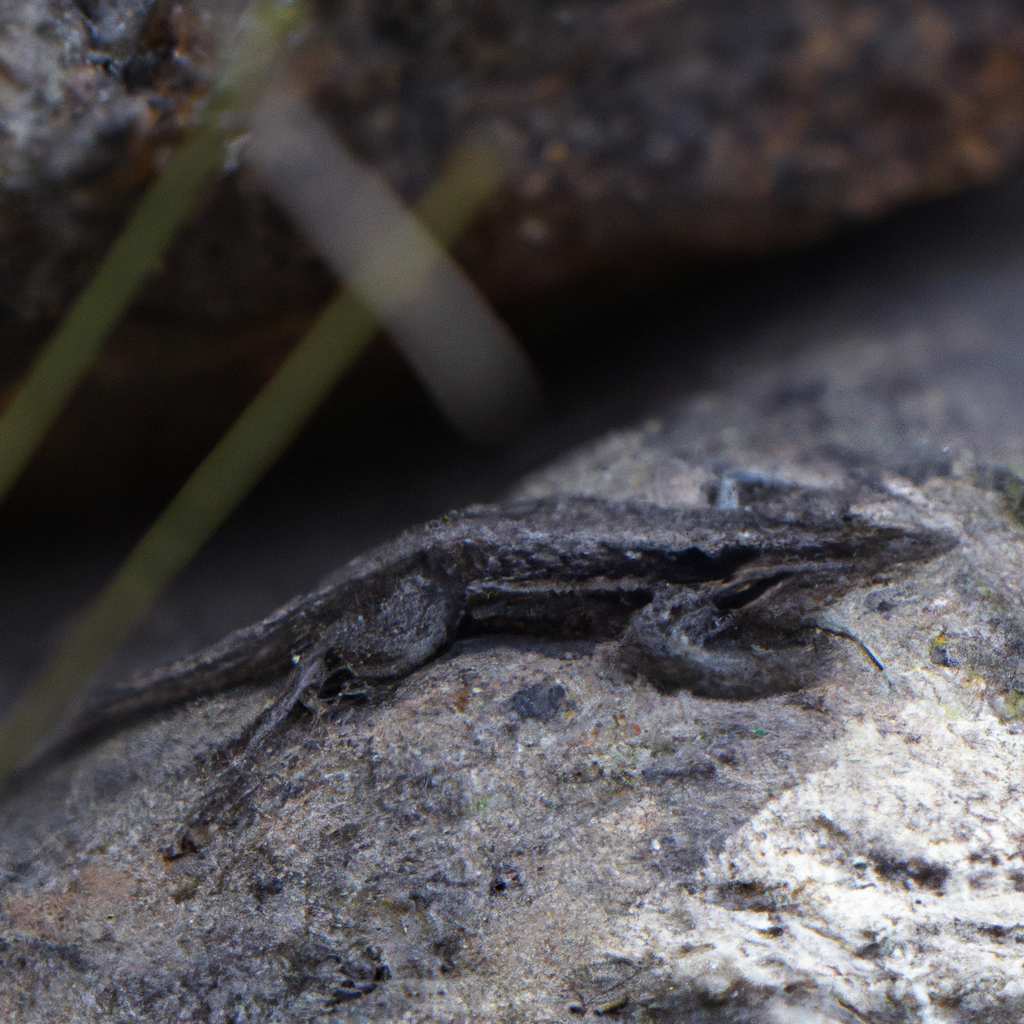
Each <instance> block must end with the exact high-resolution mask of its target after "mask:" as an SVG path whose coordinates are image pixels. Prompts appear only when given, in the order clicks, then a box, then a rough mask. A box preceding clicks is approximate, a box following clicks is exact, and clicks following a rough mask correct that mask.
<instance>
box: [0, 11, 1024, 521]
mask: <svg viewBox="0 0 1024 1024" xmlns="http://www.w3.org/2000/svg"><path fill="white" fill-rule="evenodd" d="M237 9H238V8H237V5H234V4H218V5H210V4H206V3H204V2H203V0H189V2H184V3H167V2H164V0H156V2H150V3H132V2H122V0H79V2H78V3H77V4H75V3H71V2H70V0H64V2H62V0H46V2H33V3H29V2H26V0H0V26H2V27H0V168H2V179H0V302H2V314H0V316H2V321H0V329H2V333H3V338H4V344H3V346H2V347H0V386H2V387H4V388H5V389H6V391H7V393H10V389H11V388H12V387H13V386H14V385H15V384H16V382H17V380H18V378H19V375H20V374H21V372H22V371H23V370H24V368H25V366H26V365H27V363H28V360H29V359H30V356H31V353H32V351H33V350H34V348H35V347H36V346H37V345H38V343H39V342H40V341H41V339H42V338H43V337H45V335H46V334H47V332H48V331H49V330H51V329H52V327H53V325H54V324H55V323H56V322H57V320H58V319H59V316H60V314H61V311H62V310H63V309H65V308H66V306H67V304H68V302H69V301H70V299H71V298H72V297H73V296H74V294H75V292H76V290H77V289H78V288H79V287H80V286H81V285H82V284H83V283H84V281H85V280H87V278H88V275H89V273H90V271H91V269H92V268H93V267H94V266H95V265H96V263H97V261H98V259H99V258H100V256H101V255H102V253H103V251H104V249H105V247H106V246H107V245H108V244H109V242H110V240H111V239H112V238H113V237H114V235H115V234H116V232H117V230H118V228H119V226H120V225H121V224H122V223H123V221H124V218H125V217H126V215H127V213H128V211H129V210H130V209H131V206H132V204H133V202H134V201H135V199H136V198H137V196H138V195H139V193H140V190H141V189H142V187H143V186H144V185H145V183H146V182H147V181H148V180H150V179H151V177H152V175H153V174H154V173H156V171H157V170H158V169H159V167H160V166H161V165H162V163H163V162H164V161H165V160H166V159H167V156H168V154H169V152H170V151H171V147H172V146H173V145H174V142H175V140H176V139H177V138H178V137H179V136H180V133H181V131H182V128H183V126H184V125H186V124H187V122H188V120H189V117H190V115H191V113H192V112H193V111H194V109H195V105H196V103H197V101H198V100H200V99H201V97H202V96H203V95H204V92H205V90H206V88H207V85H208V81H209V77H210V74H211V68H212V66H213V60H214V58H215V55H216V53H217V50H218V46H219V45H220V42H221V40H222V39H223V38H224V37H225V35H226V32H227V29H228V26H230V25H231V23H232V20H233V18H234V16H235V15H236V13H237ZM316 17H317V19H318V20H317V27H316V30H315V31H314V32H312V33H311V34H310V41H309V42H307V44H305V45H306V49H305V52H304V53H303V54H302V57H301V65H302V67H303V68H304V69H305V73H306V75H307V83H306V85H307V88H308V90H309V93H310V95H311V96H312V97H313V98H314V99H315V102H316V105H317V107H318V108H319V110H320V111H321V112H322V113H323V114H325V115H326V116H327V117H329V119H330V120H331V122H332V124H333V126H334V127H335V128H336V130H337V131H338V132H339V135H340V136H341V137H342V138H343V139H344V140H345V141H346V142H347V143H348V144H349V146H350V147H351V148H352V150H353V151H354V152H356V153H357V154H358V155H360V156H362V157H363V158H365V159H367V160H368V161H370V162H371V163H372V164H373V165H374V166H376V167H377V168H378V169H379V170H380V171H381V172H383V174H384V175H385V176H386V177H387V178H388V179H389V180H390V181H391V182H392V183H393V184H394V185H395V187H396V188H397V189H398V191H399V192H400V193H401V194H402V195H403V196H404V197H405V198H406V199H408V200H411V199H413V198H415V196H416V195H418V194H419V193H420V192H421V191H422V189H423V188H424V187H425V186H426V184H427V183H428V182H429V181H430V180H431V179H432V177H433V176H434V175H435V174H436V172H437V170H438V169H439V167H440V166H441V164H442V163H443V161H444V159H445V158H446V156H447V155H448V154H449V153H450V152H451V150H452V149H453V147H455V146H457V145H458V144H460V143H462V142H465V141H466V140H467V139H470V138H474V137H477V136H479V134H481V133H483V134H486V135H488V136H490V137H495V136H496V137H498V138H500V139H501V140H502V142H503V143H504V145H505V148H506V149H507V151H508V152H509V153H510V154H512V162H511V168H510V173H509V175H508V177H507V179H506V183H505V187H504V189H503V191H502V193H501V194H500V195H499V196H497V197H496V199H495V201H494V202H493V204H492V205H491V207H490V208H489V210H488V211H487V212H486V214H485V216H484V217H483V218H482V219H481V220H480V221H479V222H478V224H477V225H476V227H475V228H474V230H473V231H472V232H471V234H470V235H469V236H468V237H467V238H466V239H465V240H464V242H463V243H461V244H460V246H459V248H458V250H457V253H456V255H457V256H458V258H459V259H460V261H461V262H462V263H463V265H464V266H465V267H466V268H467V269H468V270H469V272H470V273H471V274H472V276H473V277H474V279H475V280H476V281H477V282H478V283H479V284H480V285H481V287H482V288H483V289H484V291H485V292H486V293H487V294H488V295H489V296H490V297H491V298H492V300H493V301H495V302H496V303H497V305H498V307H499V308H500V309H501V311H502V312H503V313H504V314H505V315H506V316H507V317H508V318H509V320H510V322H511V323H512V324H513V326H514V327H515V328H516V329H517V331H518V333H519V334H520V336H521V337H522V338H523V340H524V341H525V342H526V344H527V345H528V346H529V347H530V348H531V350H532V352H533V354H534V356H535V358H536V359H537V360H538V363H539V365H540V368H541V371H542V373H543V374H544V375H545V377H546V378H547V380H548V384H549V391H552V392H557V391H559V390H560V389H562V390H564V389H565V387H566V381H567V380H570V379H574V378H572V376H571V373H570V372H569V371H570V370H571V369H572V368H582V364H585V363H587V362H589V361H590V360H592V359H595V358H597V354H596V353H595V351H594V348H595V345H597V344H599V336H598V335H597V334H596V333H595V332H594V325H595V324H596V323H598V322H606V318H607V316H608V313H609V310H610V309H611V310H615V311H618V313H619V314H621V315H625V316H627V317H628V316H629V315H630V314H629V310H630V309H631V308H632V309H635V308H637V305H636V304H637V303H640V304H642V305H643V306H644V307H645V308H649V306H650V303H651V302H652V301H654V300H656V299H664V298H665V297H666V296H669V297H671V298H672V299H674V300H678V299H680V298H684V299H685V297H686V296H688V295H689V296H691V297H692V296H693V295H699V294H700V293H701V292H702V291H703V292H704V293H705V294H712V293H713V291H714V288H713V286H712V284H711V283H710V282H711V281H712V280H713V278H712V276H711V275H713V274H715V273H720V272H721V271H722V270H723V268H733V269H732V271H730V272H735V265H736V264H737V263H738V262H739V263H743V262H747V261H751V260H755V259H757V258H763V257H765V256H766V255H770V254H776V253H779V252H781V251H783V250H791V249H793V248H794V247H797V246H803V245H808V244H811V243H814V242H818V241H820V240H822V239H825V238H828V237H831V236H834V235H835V234H836V233H837V232H842V231H843V230H844V229H849V228H851V227H852V226H855V225H858V224H862V223H864V222H865V221H869V220H872V219H877V218H879V217H882V216H884V215H886V214H888V213H890V212H891V211H893V210H895V209H896V208H898V207H900V206H901V205H904V204H908V203H913V202H921V201H925V200H930V199H934V198H935V197H938V196H941V195H945V194H949V193H952V192H955V191H957V190H960V189H964V188H968V187H970V186H973V185H978V184H979V183H983V182H987V181H990V180H992V179H994V178H996V177H997V176H998V175H1000V174H1001V173H1004V172H1006V171H1008V170H1010V169H1012V168H1013V167H1015V166H1016V165H1017V164H1018V163H1019V160H1020V154H1021V148H1022V139H1024V9H1021V7H1020V6H1019V5H1018V4H1015V3H1012V2H1009V0H978V2H974V3H970V4H960V3H943V2H907V0H880V2H875V3H861V2H846V3H828V2H824V0H803V2H800V3H796V2H780V3H773V4H762V3H756V2H733V0H730V2H726V0H714V2H706V0H705V2H697V3H685V4H684V3H679V2H667V0H618V2H615V3H610V2H597V0H589V2H587V0H580V2H571V0H568V2H564V3H542V2H539V0H534V2H526V3H524V2H518V3H513V2H511V0H460V2H457V3H440V2H437V0H367V2H363V3H347V4H340V3H334V2H324V3H321V4H320V6H319V8H318V10H317V13H316ZM719 280H723V279H722V278H719ZM332 288H333V281H332V279H331V277H330V275H329V273H328V272H327V271H326V270H325V268H324V267H323V266H322V265H321V264H320V263H319V262H318V260H317V259H316V257H315V256H314V255H313V254H312V253H311V252H310V250H309V249H308V247H307V246H306V245H305V244H304V242H303V241H302V240H301V239H300V238H298V237H297V236H296V235H295V234H294V232H292V231H291V229H290V228H288V227H287V225H286V224H285V221H284V219H283V218H282V217H281V216H279V215H278V213H277V212H276V211H275V209H274V208H273V205H272V204H271V202H270V201H269V200H268V199H267V198H265V196H264V195H263V192H262V190H261V187H260V183H259V182H258V180H256V178H255V175H254V174H252V173H251V172H249V171H247V170H245V169H244V168H242V169H231V168H229V169H228V173H227V174H226V175H225V177H224V179H223V181H222V182H221V184H220V185H219V187H218V188H217V189H216V190H215V192H214V193H213V194H212V195H211V196H210V198H209V200H208V203H207V204H206V206H205V208H204V209H203V210H201V211H199V212H198V213H197V216H196V217H195V219H194V220H193V222H192V223H191V225H190V226H189V227H188V228H187V229H186V230H185V231H184V232H183V233H182V235H181V236H180V237H179V239H178V240H177V242H176V244H175V245H174V247H173V249H172V251H171V253H170V255H169V257H168V259H167V261H166V264H165V266H164V267H163V268H162V269H161V271H160V272H159V274H158V275H157V276H156V277H155V278H154V279H153V280H152V281H151V283H150V285H149V287H148V288H147V290H146V292H145V294H144V296H143V297H142V299H141V300H140V301H139V302H138V303H136V305H135V306H134V307H133V309H132V312H131V314H130V315H129V317H128V318H127V319H126V320H125V322H124V323H123V324H122V325H121V327H120V329H119V330H118V331H117V334H116V336H115V338H114V339H113V340H112V342H111V344H110V345H109V347H108V349H107V351H106V354H105V355H104V357H103V359H102V361H101V363H100V365H99V366H98V367H97V368H96V370H95V371H94V372H93V373H92V374H91V375H90V377H89V378H88V381H87V383H86V384H85V385H84V386H83V387H82V388H81V389H80V391H79V393H78V395H77V396H76V398H75V400H74V402H73V403H72V405H71V407H69V409H68V410H67V411H66V413H65V414H64V416H63V417H62V418H61V421H60V422H59V424H58V426H57V428H56V429H55V430H54V431H53V432H52V434H51V436H50V438H49V439H48V441H47V443H46V445H45V447H44V449H43V451H42V452H41V453H40V455H39V456H38V457H37V459H36V460H35V461H34V463H33V465H32V467H31V469H30V470H29V472H28V474H27V475H26V477H25V478H24V479H23V481H22V483H21V484H20V485H19V487H18V489H17V491H16V493H15V494H14V495H13V496H12V499H11V501H10V503H9V504H8V505H7V507H6V508H5V509H4V511H3V513H2V516H3V519H4V521H6V522H13V523H17V524H18V525H19V529H21V528H24V526H26V525H30V524H36V525H46V526H47V528H48V529H49V528H51V527H52V526H53V525H54V524H63V525H62V526H61V529H66V528H67V527H68V524H81V523H83V522H84V521H86V520H89V519H91V520H92V521H93V522H96V523H99V524H102V525H105V526H111V525H112V524H114V523H136V524H141V523H143V522H145V521H146V519H147V518H148V517H149V516H151V515H152V514H153V513H154V512H155V511H156V510H157V509H159V507H160V506H161V504H162V502H164V501H165V500H166V499H167V498H169V497H170V495H171V494H173V493H174V491H175V490H176V488H177V486H178V485H179V484H180V482H181V481H182V480H183V479H184V477H185V476H186V475H187V473H188V472H189V471H190V470H191V468H192V467H193V466H194V465H195V463H196V462H197V461H198V460H199V458H201V456H202V455H203V454H204V453H205V452H206V450H207V449H208V448H209V447H210V445H211V444H212V443H213V442H214V440H215V439H216V438H217V437H218V436H219V434H220V432H221V431H222V430H223V429H224V428H225V427H226V425H227V424H228V423H229V422H230V421H231V420H232V418H233V417H234V415H235V414H236V413H237V412H238V411H239V410H240V409H241V408H242V406H243V405H244V404H245V402H246V401H247V400H248V398H249V397H250V396H251V395H252V394H253V392H254V391H255V390H256V388H257V387H258V386H259V384H260V383H261V382H262V381H263V380H265V379H266V378H267V377H268V376H269V374H270V373H271V372H272V371H273V369H274V367H275V366H276V365H277V363H278V361H279V360H280V358H281V357H282V355H283V354H284V353H285V352H286V351H287V350H288V349H289V348H290V346H291V345H292V344H293V343H294V342H295V340H296V339H297V338H298V337H299V335H300V334H301V332H302V330H303V329H304V327H305V326H306V325H307V324H308V323H309V322H310V321H311V319H312V317H313V316H314V315H315V313H316V311H317V310H318V309H319V308H320V307H321V305H322V303H323V302H324V301H325V299H326V297H327V296H328V295H329V294H330V292H331V290H332ZM631 303H632V304H633V305H632V306H631V305H630V304H631ZM609 344H611V345H614V344H615V342H614V341H612V342H609ZM557 403H558V398H557V397H556V398H555V404H556V405H557ZM410 428H414V429H415V430H416V431H417V432H418V433H420V434H421V435H424V436H427V437H430V438H433V439H434V440H435V441H436V443H437V444H439V445H441V446H442V447H444V446H450V445H451V444H455V443H456V442H454V441H453V439H452V438H451V437H450V436H449V435H448V434H447V433H446V428H445V427H444V426H443V425H442V424H441V423H440V422H439V421H438V420H437V419H436V418H435V416H434V414H433V413H432V412H431V411H430V410H429V408H428V406H427V403H426V400H425V399H424V398H423V396H422V395H421V393H420V392H419V389H418V386H417V384H416V383H415V381H414V380H413V379H412V378H411V376H410V375H409V374H408V372H407V371H406V370H405V368H404V367H403V365H402V364H401V361H400V360H399V359H398V357H397V356H395V355H394V354H393V353H392V351H391V349H390V348H389V347H388V346H387V344H386V343H385V342H380V343H378V344H377V345H376V346H375V347H374V348H373V349H372V350H371V351H370V352H368V353H367V355H366V356H365V357H364V358H363V360H362V362H361V364H360V366H359V367H358V369H357V370H356V372H355V373H354V374H353V375H351V376H350V377H349V379H348V380H347V381H346V382H345V383H344V384H343V385H342V387H341V388H340V389H339V393H338V395H337V396H336V399H335V401H334V402H333V403H332V406H331V408H330V409H329V410H327V411H325V413H324V414H323V415H322V416H321V417H320V418H319V420H318V422H317V424H315V425H314V426H313V427H312V428H311V431H310V438H312V439H313V440H314V441H316V442H318V443H316V444H313V447H312V448H309V449H308V450H310V451H313V450H315V451H316V452H317V453H318V454H316V455H315V456H311V457H310V459H309V461H308V464H307V469H309V468H312V470H313V472H314V473H316V472H327V473H345V472H347V471H348V470H350V469H351V468H352V467H353V466H358V465H359V464H367V463H374V462H377V461H378V460H379V459H380V458H381V453H382V452H384V451H387V450H388V449H390V448H392V447H394V446H395V445H396V444H399V445H400V444H401V443H402V439H403V438H404V437H406V436H408V432H409V430H410ZM311 443H312V442H311ZM418 443H420V444H422V443H423V441H422V440H420V441H419V442H418ZM325 451H327V452H330V453H331V455H330V458H329V459H328V461H327V462H326V463H325V462H324V461H323V453H324V452H325ZM464 454H467V457H469V458H472V457H473V456H472V455H471V454H469V453H464ZM346 460H347V461H346Z"/></svg>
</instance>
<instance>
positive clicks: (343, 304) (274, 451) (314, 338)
mask: <svg viewBox="0 0 1024 1024" xmlns="http://www.w3.org/2000/svg"><path fill="white" fill-rule="evenodd" d="M497 181H498V166H497V162H496V160H495V159H493V154H490V153H488V152H487V151H467V152H465V153H462V154H459V155H458V156H457V157H456V158H455V159H453V161H452V162H451V163H450V164H449V166H448V167H447V168H446V170H445V172H444V173H443V174H442V175H441V176H440V178H439V179H438V180H437V182H435V184H434V185H433V186H432V187H431V188H430V189H429V190H428V192H427V193H426V194H425V195H424V196H423V198H422V199H421V200H420V202H419V203H418V204H417V212H418V213H419V215H420V216H421V218H422V220H423V222H424V226H425V227H426V228H427V229H428V230H429V231H430V232H431V233H432V234H433V235H434V236H435V237H436V238H437V239H438V240H439V241H445V242H451V241H452V240H454V238H455V237H456V236H457V235H458V234H459V233H460V232H461V231H462V230H464V229H465V227H466V226H467V225H468V224H469V222H470V220H471V219H472V214H473V213H476V212H477V211H478V210H479V208H480V206H481V204H482V203H483V202H484V201H485V199H486V198H487V196H488V195H489V194H491V193H492V191H493V189H494V187H495V185H496V184H497ZM376 327H377V324H376V320H375V318H374V316H373V314H372V313H371V312H370V310H369V309H367V307H366V306H364V305H363V304H362V303H361V302H360V301H359V300H358V299H357V298H356V297H355V296H353V295H352V294H351V293H349V292H347V291H345V290H342V291H340V292H339V293H338V295H337V296H336V297H335V298H334V299H333V300H332V301H331V302H330V303H329V305H328V306H327V307H326V309H325V310H324V311H323V312H322V313H321V315H320V317H319V318H318V319H317V321H316V323H315V324H314V325H313V327H312V328H311V329H310V331H309V332H308V333H307V334H306V336H305V337H304V338H303V339H302V340H301V341H300V342H299V344H298V345H297V346H296V347H295V349H294V350H293V351H292V353H291V354H290V355H289V356H288V357H287V359H286V360H285V361H284V363H283V364H282V365H281V367H280V368H279V369H278V371H277V373H276V374H275V375H274V376H273V377H272V378H271V380H270V381H269V382H268V383H267V384H266V385H264V387H263V389H262V390H261V391H260V392H259V393H258V394H257V396H256V397H255V398H254V399H253V400H252V402H251V403H250V404H249V405H248V406H247V407H246V409H245V410H244V411H243V413H242V414H241V416H240V417H239V418H238V419H237V420H236V421H235V423H234V424H233V425H232V426H231V427H230V428H229V430H228V432H227V433H226V434H225V435H224V437H223V438H222V439H221V440H220V441H219V442H218V444H217V445H216V447H215V448H214V449H213V450H212V451H211V452H210V454H209V455H208V456H207V457H206V458H205V459H204V460H203V462H202V463H201V464H200V465H199V467H198V468H197V469H196V470H195V472H194V473H193V474H192V476H191V477H190V478H189V479H188V481H187V482H186V483H185V485H184V486H183V487H182V489H181V490H180V491H179V492H178V494H177V496H176V497H175V498H174V500H173V501H172V502H171V504H170V505H169V506H168V507H167V509H166V510H165V511H164V512H163V514H162V515H161V516H160V517H159V518H158V519H157V520H156V522H155V523H154V524H153V525H152V526H151V527H150V529H149V530H148V531H147V533H146V534H145V535H144V536H143V538H142V539H141V540H140V541H139V543H138V544H137V545H136V547H135V549H134V550H133V551H132V553H131V554H130V555H129V556H128V558H127V560H126V561H125V562H124V563H123V564H122V566H121V568H120V569H119V570H118V572H117V574H116V575H115V576H114V578H113V579H112V580H111V581H110V583H108V585H107V586H106V588H105V589H104V590H103V591H102V592H101V594H100V595H99V597H98V598H97V599H96V600H95V601H94V602H93V603H92V604H91V605H90V606H89V608H87V609H86V611H85V612H84V614H83V615H82V616H81V617H80V618H79V620H78V621H77V623H76V624H75V625H74V626H73V627H72V629H71V630H70V632H69V635H68V637H67V639H66V641H65V642H64V643H63V644H62V645H61V646H60V648H59V649H58V650H57V651H56V652H55V653H54V655H53V657H52V658H51V659H50V660H49V661H48V662H47V664H46V665H45V666H44V668H43V670H42V671H41V672H40V674H39V676H38V677H37V678H36V679H35V681H34V682H33V683H32V685H31V686H30V687H29V689H28V690H27V691H26V693H25V694H24V695H23V697H22V699H21V700H20V701H19V703H18V704H17V705H16V707H15V709H14V711H13V712H12V713H11V715H10V716H9V717H8V718H7V719H6V720H5V721H4V722H3V723H0V784H2V782H3V780H5V779H7V778H8V777H9V776H10V774H11V772H12V771H14V770H15V769H16V768H17V767H18V765H19V764H21V763H22V761H23V760H24V759H25V757H26V756H28V755H29V754H30V753H31V752H32V750H33V749H35V747H36V746H37V745H38V743H39V742H40V740H41V739H42V738H43V736H45V734H46V732H47V731H48V730H49V728H50V727H51V725H52V724H53V723H54V721H55V720H57V719H58V718H60V717H61V715H62V714H63V713H64V711H65V709H66V708H68V707H69V706H70V705H71V704H72V703H73V701H74V700H75V699H76V698H77V696H78V694H79V693H80V691H81V689H82V687H83V684H84V683H85V682H86V681H87V680H88V678H89V676H90V675H91V674H92V673H93V672H94V671H95V670H96V669H97V668H98V667H99V666H100V665H102V664H103V663H104V662H105V661H106V660H107V659H108V658H109V657H110V655H111V654H112V653H113V651H114V650H115V649H116V647H117V646H118V644H120V642H121V641H122V640H123V639H124V638H125V637H126V636H127V635H128V633H129V632H130V631H131V630H132V629H133V628H134V626H135V625H136V624H137V623H138V621H139V620H140V619H141V618H142V617H143V616H144V615H145V614H146V612H147V611H149V609H150V608H151V607H152V606H153V604H154V602H155V601H156V600H157V598H158V597H159V596H160V594H161V593H162V592H163V591H164V589H166V587H167V585H168V584H169V583H170V582H171V581H172V580H173V579H174V578H175V576H177V575H178V573H179V572H180V571H181V570H182V569H183V568H184V567H185V566H186V565H187V564H188V563H189V562H190V561H191V560H192V558H193V556H194V555H195V554H196V552H197V551H198V550H199V548H200V547H202V545H203V544H204V543H205V542H206V541H207V539H208V538H209V537H210V535H211V534H212V533H213V532H214V531H215V530H216V529H217V527H218V526H220V524H221V523H223V522H224V520H225V519H226V518H227V517H228V515H229V514H230V513H231V511H232V510H233V509H234V508H235V507H236V506H237V505H238V503H239V502H240V501H242V499H243V498H244V497H245V496H246V495H247V494H248V493H249V491H250V490H251V489H252V488H253V486H255V484H256V483H257V482H258V481H259V480H260V479H261V477H262V476H263V475H264V474H265V473H266V472H267V470H268V469H269V468H270V467H271V466H272V465H273V463H274V462H275V461H276V460H277V458H278V457H279V456H280V455H281V454H282V453H283V452H284V450H285V449H286V448H287V447H288V445H289V444H290V443H291V442H292V441H293V440H294V438H295V436H296V435H297V434H298V432H299V431H300V430H301V428H302V426H303V425H304V424H305V422H306V421H307V419H308V418H309V416H310V415H311V414H312V413H313V412H314V411H315V410H316V408H317V407H318V406H319V405H320V404H321V403H322V401H323V400H324V398H326V397H327V394H328V393H329V392H330V390H331V389H332V388H333V387H334V385H335V383H336V382H337V380H338V379H339V377H340V376H341V375H342V374H343V373H344V371H345V370H346V369H347V367H348V366H350V365H351V363H352V362H353V361H354V360H355V358H356V357H357V356H358V354H359V352H361V351H362V349H363V347H364V346H365V345H366V343H367V342H368V341H369V340H370V339H371V338H372V337H373V335H374V333H375V331H376Z"/></svg>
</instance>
